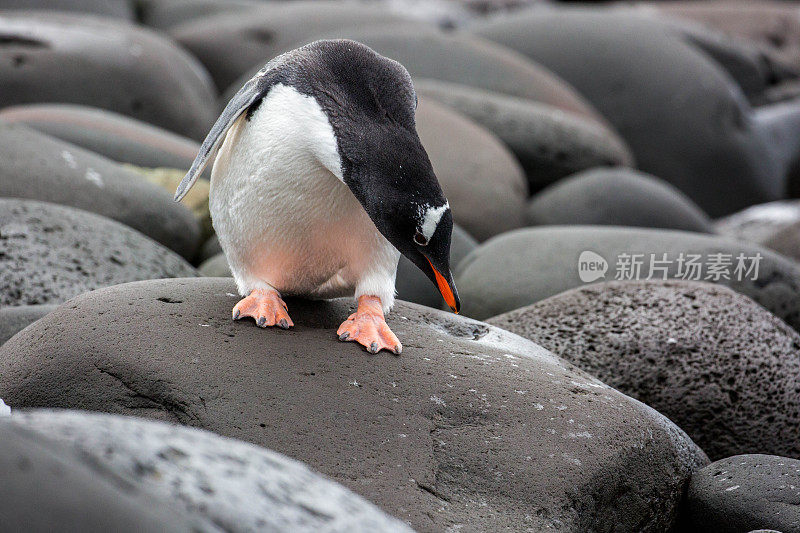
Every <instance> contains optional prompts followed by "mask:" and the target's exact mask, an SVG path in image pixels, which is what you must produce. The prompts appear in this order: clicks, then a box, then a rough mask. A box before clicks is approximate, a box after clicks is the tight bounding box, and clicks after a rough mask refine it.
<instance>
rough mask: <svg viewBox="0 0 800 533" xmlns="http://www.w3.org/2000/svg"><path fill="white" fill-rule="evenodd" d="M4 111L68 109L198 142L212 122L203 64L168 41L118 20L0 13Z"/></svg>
mask: <svg viewBox="0 0 800 533" xmlns="http://www.w3.org/2000/svg"><path fill="white" fill-rule="evenodd" d="M0 33H2V34H3V40H4V44H3V46H2V48H0V84H2V87H3V100H2V105H3V106H11V105H19V104H30V103H44V102H47V103H55V102H57V103H72V104H82V105H90V106H94V107H99V108H102V109H107V110H109V111H114V112H117V113H120V114H123V115H127V116H129V117H133V118H136V119H138V120H141V121H144V122H147V123H149V124H154V125H156V126H161V127H163V128H166V129H168V130H170V131H174V132H177V133H180V134H182V135H186V136H187V137H191V138H193V139H203V138H204V137H205V135H206V133H208V129H209V128H210V127H211V124H213V122H214V120H216V118H217V113H216V109H215V102H214V96H215V91H214V88H213V85H212V83H211V80H210V78H209V77H208V73H207V72H206V71H205V70H204V69H203V67H202V65H200V63H198V62H197V60H196V59H194V58H193V57H192V56H190V55H189V54H188V53H187V52H185V51H184V50H182V49H181V48H180V47H178V46H176V45H175V44H174V43H173V42H172V41H170V40H168V39H165V38H164V37H162V36H160V35H158V34H156V33H154V32H151V31H149V30H146V29H144V28H142V27H139V26H134V25H131V24H125V23H122V22H119V21H117V20H115V19H109V18H101V17H92V16H79V15H68V14H63V13H54V12H35V11H31V12H16V11H9V12H6V13H3V17H2V19H0Z"/></svg>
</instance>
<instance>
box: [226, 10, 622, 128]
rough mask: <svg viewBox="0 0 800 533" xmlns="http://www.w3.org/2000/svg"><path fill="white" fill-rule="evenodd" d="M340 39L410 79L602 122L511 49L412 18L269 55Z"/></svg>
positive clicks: (344, 31)
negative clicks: (363, 47) (396, 67)
mask: <svg viewBox="0 0 800 533" xmlns="http://www.w3.org/2000/svg"><path fill="white" fill-rule="evenodd" d="M335 38H346V39H353V40H355V41H358V42H361V43H363V44H365V45H367V46H369V47H370V48H372V49H373V50H375V51H376V52H378V53H379V54H382V55H384V56H386V57H390V58H392V59H394V60H396V61H399V62H400V63H401V64H402V65H403V66H404V67H405V68H406V69H408V72H409V73H410V74H411V76H412V78H414V79H415V80H416V79H419V78H430V79H435V80H440V81H444V82H449V83H456V84H460V85H466V86H468V87H476V88H479V89H483V90H486V91H492V92H497V93H501V94H504V95H510V96H516V97H518V98H526V99H530V100H534V101H536V102H540V103H543V104H547V105H550V106H553V107H556V108H559V109H562V110H563V111H565V112H568V113H571V114H574V115H579V116H580V117H582V118H584V119H585V120H587V121H594V122H596V123H598V124H602V125H605V124H607V123H606V121H605V119H603V118H602V117H601V116H600V115H599V114H598V112H597V111H596V110H595V109H594V108H593V107H592V106H591V105H590V104H588V103H587V101H586V100H585V99H584V98H583V96H581V95H580V94H579V93H578V92H577V91H576V90H575V89H574V88H573V87H571V86H570V85H569V84H568V83H566V82H565V81H564V80H562V79H561V78H559V77H558V76H556V75H555V74H553V73H552V72H551V71H549V70H547V69H546V68H543V67H542V66H540V65H539V64H537V63H535V62H533V61H531V60H529V59H528V58H526V57H525V56H523V55H521V54H519V53H517V52H514V51H513V50H511V49H509V48H506V47H504V46H500V45H498V44H496V43H494V42H491V41H489V40H486V39H482V38H480V37H478V36H476V35H473V34H470V33H467V32H457V31H455V32H443V31H441V30H438V29H436V28H433V27H431V26H429V25H424V24H420V23H418V22H412V23H409V22H396V23H394V24H382V25H372V26H365V27H361V26H358V27H356V26H352V25H351V26H350V27H341V28H339V29H332V30H329V31H325V32H322V33H317V34H315V35H311V34H308V35H307V36H304V37H303V38H301V39H299V40H297V41H294V42H292V43H290V44H289V45H287V46H286V47H285V48H283V49H280V50H275V52H274V53H273V54H272V55H273V56H274V55H277V54H278V53H281V52H286V51H287V50H289V49H291V48H293V47H295V46H299V45H302V44H305V43H306V42H308V41H312V40H316V39H335ZM270 57H272V56H266V57H265V58H263V59H262V60H260V61H259V62H257V63H255V64H253V65H251V66H250V67H249V68H248V69H247V73H246V74H244V75H243V76H242V77H240V78H239V79H238V80H237V81H236V82H234V83H233V84H232V85H231V87H229V88H228V90H227V92H226V98H225V101H226V102H227V101H228V100H229V99H230V97H231V96H233V93H235V91H237V90H238V89H239V88H240V87H241V86H242V85H243V84H244V82H245V81H247V80H248V79H250V77H251V76H252V75H253V74H255V72H256V71H257V70H258V69H259V68H260V67H261V66H263V64H264V63H265V62H266V59H269V58H270Z"/></svg>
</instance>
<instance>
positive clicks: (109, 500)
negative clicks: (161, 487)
mask: <svg viewBox="0 0 800 533" xmlns="http://www.w3.org/2000/svg"><path fill="white" fill-rule="evenodd" d="M13 418H14V419H16V416H14V417H13ZM43 433H44V435H43V434H42V433H40V432H35V431H31V430H30V429H28V428H26V427H25V426H24V425H22V424H18V423H15V422H14V421H12V417H9V416H5V417H2V416H0V516H2V517H3V522H2V529H3V530H4V531H30V532H32V533H48V532H51V531H74V532H79V531H80V532H86V533H102V532H105V531H119V532H124V533H145V532H148V533H150V532H152V533H160V532H162V531H163V532H178V531H182V532H188V531H195V530H196V529H195V524H194V523H193V521H192V520H191V519H189V518H188V517H187V516H186V515H185V514H183V513H182V512H180V511H179V510H178V509H177V508H170V507H168V506H167V505H166V504H165V503H164V502H163V501H158V499H157V498H155V497H153V496H152V495H151V494H148V492H147V491H146V490H145V489H144V487H137V486H133V485H131V484H129V483H126V482H125V480H123V479H120V477H119V476H118V475H116V474H114V473H111V472H109V471H108V470H107V469H106V468H104V467H102V466H101V465H99V464H98V463H97V461H96V460H95V459H93V458H90V457H87V456H86V455H85V454H82V453H81V452H79V451H77V450H72V449H68V448H67V447H65V446H63V445H61V444H59V443H56V442H55V441H53V440H51V439H50V438H48V435H47V433H48V432H47V431H45V432H43Z"/></svg>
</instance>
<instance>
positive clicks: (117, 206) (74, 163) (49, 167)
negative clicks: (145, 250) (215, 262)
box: [0, 122, 200, 258]
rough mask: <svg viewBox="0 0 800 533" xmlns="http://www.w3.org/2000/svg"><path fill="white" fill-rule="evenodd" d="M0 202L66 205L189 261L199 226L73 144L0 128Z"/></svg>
mask: <svg viewBox="0 0 800 533" xmlns="http://www.w3.org/2000/svg"><path fill="white" fill-rule="evenodd" d="M0 197H7V198H28V199H31V200H42V201H46V202H53V203H56V204H62V205H68V206H72V207H77V208H79V209H84V210H86V211H91V212H93V213H97V214H99V215H103V216H106V217H108V218H112V219H114V220H116V221H118V222H122V223H123V224H125V225H127V226H130V227H132V228H133V229H135V230H138V231H140V232H141V233H144V234H145V235H147V236H148V237H150V238H152V239H154V240H156V241H158V242H160V243H161V244H163V245H165V246H167V247H169V248H171V249H173V250H175V251H176V252H178V253H179V254H181V255H182V256H184V257H189V258H190V257H192V256H193V255H194V254H195V252H196V251H197V247H198V245H199V240H200V224H199V223H198V222H197V220H196V219H195V217H194V216H193V215H192V213H191V212H190V211H189V210H188V209H186V208H184V207H183V206H181V205H180V204H176V203H175V202H173V201H172V195H171V194H169V193H167V192H166V191H164V190H163V189H162V188H160V187H158V186H156V185H153V184H151V183H147V181H146V180H144V179H143V178H142V177H141V176H139V175H138V174H136V173H133V172H131V171H129V170H126V169H124V168H122V167H121V166H120V165H118V164H117V163H115V162H114V161H111V160H110V159H106V158H105V157H102V156H100V155H97V154H95V153H93V152H90V151H88V150H84V149H83V148H79V147H77V146H75V145H73V144H70V143H66V142H63V141H60V140H58V139H55V138H53V137H50V136H48V135H44V134H42V133H39V132H37V131H34V130H32V129H30V128H28V127H26V126H22V125H20V124H5V123H3V122H0Z"/></svg>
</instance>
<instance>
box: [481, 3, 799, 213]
mask: <svg viewBox="0 0 800 533" xmlns="http://www.w3.org/2000/svg"><path fill="white" fill-rule="evenodd" d="M474 30H475V31H476V32H477V33H478V34H480V35H482V36H484V37H488V38H490V39H493V40H495V41H497V42H498V43H500V44H504V45H506V46H508V47H510V48H513V49H515V50H517V51H520V52H522V53H524V54H525V55H527V56H528V57H529V58H531V59H533V60H534V61H537V62H539V63H541V64H542V65H544V66H545V67H547V68H549V69H551V70H552V71H553V72H555V73H556V74H557V75H559V76H561V77H562V78H563V79H565V80H566V81H567V82H568V83H570V84H571V85H573V86H574V87H575V88H576V89H578V90H579V91H580V92H581V94H583V95H584V96H585V97H586V98H587V99H588V100H589V102H591V104H592V105H594V106H595V107H596V108H597V109H598V110H599V111H600V112H601V113H602V114H603V115H604V116H605V117H606V118H607V119H608V120H609V121H610V122H611V123H612V125H613V126H614V127H615V128H616V130H617V131H618V132H619V134H620V135H621V136H622V138H623V139H624V140H625V141H626V142H627V144H628V146H629V147H630V148H631V150H632V151H633V155H634V158H635V160H636V162H637V166H638V168H640V169H642V170H643V171H645V172H648V173H650V174H653V175H654V176H658V177H660V178H662V179H665V180H667V181H668V182H670V183H672V184H673V185H675V186H676V187H678V188H679V189H680V190H682V191H683V192H684V193H686V194H687V195H688V196H689V197H690V198H691V199H692V200H694V201H695V202H697V203H698V204H699V205H700V206H701V207H702V208H703V209H704V210H706V211H707V212H709V214H711V215H712V216H721V215H724V214H728V213H731V212H733V211H736V210H737V209H741V208H742V207H745V206H747V205H752V204H754V203H761V202H766V201H770V200H776V199H778V198H780V197H782V195H783V192H784V185H785V183H784V180H785V175H786V171H787V169H786V168H785V166H784V165H785V161H780V160H778V159H777V158H775V157H773V154H772V152H771V148H770V146H769V145H768V143H767V141H766V139H765V138H764V137H763V136H762V134H761V131H760V129H759V127H758V125H757V123H756V120H755V117H754V116H753V113H752V110H751V108H750V106H749V104H748V102H747V100H746V98H745V97H744V95H743V94H742V91H741V90H740V88H739V87H738V86H737V85H736V83H735V82H734V81H733V80H732V79H731V78H730V76H729V75H728V73H727V72H725V71H724V70H723V68H722V67H721V66H719V65H718V64H717V63H716V62H715V61H714V60H713V59H711V57H710V56H708V55H706V54H705V53H704V52H703V51H701V50H700V49H699V48H698V47H696V46H695V45H694V44H693V43H692V42H690V41H689V39H688V38H687V37H686V36H685V35H682V34H680V32H676V31H675V30H674V28H673V27H672V26H671V25H669V24H664V23H662V22H661V21H658V20H654V19H652V18H648V17H644V16H635V15H633V14H631V13H629V12H615V11H614V10H599V9H580V8H576V9H532V10H527V11H524V12H519V13H514V14H510V15H508V16H504V17H498V18H495V19H490V20H488V21H486V22H484V23H481V24H478V25H477V27H476V28H474ZM793 138H797V135H796V134H793Z"/></svg>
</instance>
